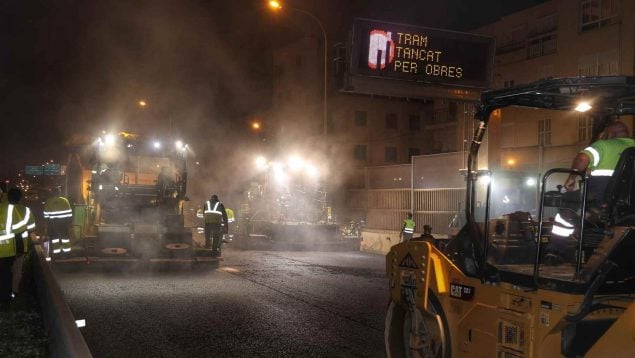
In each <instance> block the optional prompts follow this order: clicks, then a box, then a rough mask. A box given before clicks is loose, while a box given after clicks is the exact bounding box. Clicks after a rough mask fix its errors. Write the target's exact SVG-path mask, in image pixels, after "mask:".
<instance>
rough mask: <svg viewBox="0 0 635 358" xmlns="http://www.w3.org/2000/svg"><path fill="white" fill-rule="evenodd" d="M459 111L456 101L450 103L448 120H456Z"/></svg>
mask: <svg viewBox="0 0 635 358" xmlns="http://www.w3.org/2000/svg"><path fill="white" fill-rule="evenodd" d="M457 113H458V105H457V103H456V102H449V103H448V120H450V121H456V117H457V116H456V115H457Z"/></svg>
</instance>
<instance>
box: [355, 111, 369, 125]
mask: <svg viewBox="0 0 635 358" xmlns="http://www.w3.org/2000/svg"><path fill="white" fill-rule="evenodd" d="M367 114H368V112H366V111H355V125H356V126H359V127H366V115H367Z"/></svg>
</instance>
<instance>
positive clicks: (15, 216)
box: [0, 198, 24, 311]
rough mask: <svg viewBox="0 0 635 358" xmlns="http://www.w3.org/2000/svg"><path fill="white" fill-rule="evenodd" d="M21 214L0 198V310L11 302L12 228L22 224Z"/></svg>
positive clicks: (7, 307) (13, 253)
mask: <svg viewBox="0 0 635 358" xmlns="http://www.w3.org/2000/svg"><path fill="white" fill-rule="evenodd" d="M22 220H23V218H22V216H21V215H20V213H19V212H18V211H17V210H16V208H15V207H14V206H13V204H11V203H9V201H8V200H6V199H4V198H3V199H2V200H0V311H6V310H8V309H9V303H10V302H11V288H12V287H11V286H12V281H13V277H12V267H13V262H14V261H15V255H16V238H15V233H14V232H13V230H14V229H15V230H20V229H21V228H22V226H24V224H23V223H22Z"/></svg>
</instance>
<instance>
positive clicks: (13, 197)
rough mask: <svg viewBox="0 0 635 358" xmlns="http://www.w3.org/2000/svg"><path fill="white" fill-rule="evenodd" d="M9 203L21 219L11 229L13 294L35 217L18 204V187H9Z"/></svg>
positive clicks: (19, 195) (19, 277) (19, 192)
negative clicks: (12, 236) (14, 250)
mask: <svg viewBox="0 0 635 358" xmlns="http://www.w3.org/2000/svg"><path fill="white" fill-rule="evenodd" d="M7 198H8V200H9V203H10V204H12V205H13V206H14V207H15V209H16V210H17V211H18V213H19V214H20V216H21V217H22V220H21V221H20V222H19V223H16V228H15V229H14V230H13V232H14V234H15V240H16V241H15V247H16V256H15V261H14V262H13V285H12V291H13V296H15V295H17V294H18V293H19V292H20V281H22V263H23V262H24V256H25V254H26V253H27V252H28V250H29V238H30V236H31V233H32V232H34V231H35V217H34V215H33V213H32V212H31V210H30V209H29V208H28V207H26V206H25V205H23V204H20V199H21V198H22V192H21V191H20V189H18V188H11V189H9V192H8V193H7Z"/></svg>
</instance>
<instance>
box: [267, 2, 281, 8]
mask: <svg viewBox="0 0 635 358" xmlns="http://www.w3.org/2000/svg"><path fill="white" fill-rule="evenodd" d="M269 7H270V8H272V9H274V10H280V9H282V4H280V2H278V1H275V0H271V1H269Z"/></svg>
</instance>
